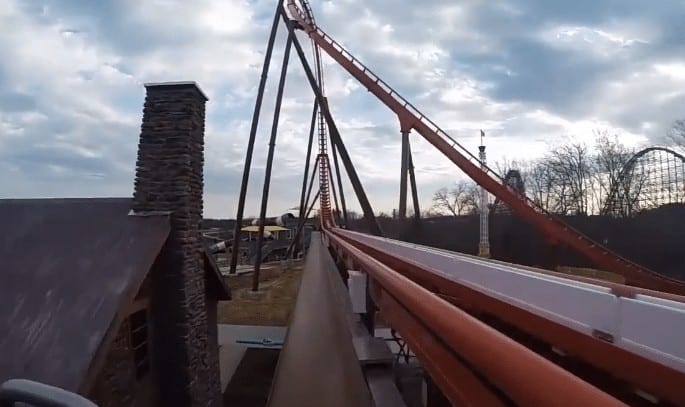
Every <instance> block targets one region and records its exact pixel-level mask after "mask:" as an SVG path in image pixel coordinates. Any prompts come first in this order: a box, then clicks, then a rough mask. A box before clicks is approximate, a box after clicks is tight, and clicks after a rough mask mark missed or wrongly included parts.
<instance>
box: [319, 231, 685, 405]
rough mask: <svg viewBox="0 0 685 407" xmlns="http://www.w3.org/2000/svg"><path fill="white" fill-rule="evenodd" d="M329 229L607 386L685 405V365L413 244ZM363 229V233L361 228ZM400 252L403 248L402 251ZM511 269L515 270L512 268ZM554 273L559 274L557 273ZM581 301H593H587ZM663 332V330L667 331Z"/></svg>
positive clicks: (629, 291)
mask: <svg viewBox="0 0 685 407" xmlns="http://www.w3.org/2000/svg"><path fill="white" fill-rule="evenodd" d="M328 234H329V235H331V236H335V237H336V238H337V239H339V240H342V241H344V242H345V243H347V244H348V245H351V246H353V247H354V248H356V249H357V250H359V251H360V252H362V253H364V254H365V255H366V256H368V257H370V258H373V259H376V260H377V261H379V262H380V263H382V264H384V265H386V266H387V267H389V268H390V269H392V270H395V271H396V272H398V273H400V274H402V275H403V276H405V277H406V278H408V279H410V280H411V281H413V282H416V283H417V284H419V285H420V286H421V287H423V288H424V289H426V290H428V291H430V292H432V293H434V294H437V295H439V296H440V297H441V298H443V299H445V300H446V301H448V302H450V303H452V304H454V305H456V306H458V307H460V308H463V309H465V310H468V311H469V312H470V313H472V314H476V315H482V314H487V315H490V316H493V317H495V318H497V319H498V320H499V321H503V322H505V323H506V324H507V325H509V326H513V327H515V328H516V329H517V330H518V331H521V332H523V333H525V334H526V335H529V336H530V337H532V338H534V339H535V340H537V341H540V342H542V343H545V344H547V345H549V347H548V349H552V347H553V348H554V349H558V350H562V351H563V353H564V354H565V355H568V358H569V359H578V360H581V361H582V362H584V363H587V364H588V365H590V366H593V367H595V368H597V369H599V370H601V371H602V372H605V375H604V376H605V377H607V378H615V380H614V381H613V382H612V381H606V383H609V384H608V385H607V386H609V387H613V388H614V389H617V392H620V393H622V394H629V393H633V392H634V391H635V390H640V391H644V392H646V393H648V394H651V395H653V396H656V397H657V398H658V399H659V400H666V401H669V402H671V403H674V404H675V405H685V386H683V385H682V384H683V383H685V373H684V372H683V371H679V370H677V369H676V368H674V367H671V366H667V365H664V364H662V363H659V362H658V361H655V360H651V359H649V358H647V357H644V356H642V355H639V354H636V353H634V352H631V351H629V350H626V349H623V348H620V347H618V346H616V345H615V344H613V343H611V342H609V341H607V339H609V338H608V337H606V336H602V335H601V333H600V334H599V335H595V336H592V335H587V334H585V333H582V332H579V331H577V330H575V329H572V328H571V327H569V326H566V325H563V324H561V323H559V322H556V321H553V320H551V319H549V318H545V317H543V316H541V315H539V314H536V313H534V312H531V311H530V310H527V309H525V308H521V307H519V306H516V305H513V304H512V303H510V302H507V301H504V300H502V299H501V298H497V297H495V296H493V295H492V293H487V292H483V291H481V290H478V289H476V288H474V287H473V286H471V285H468V284H464V283H460V282H459V281H455V279H451V278H447V277H446V276H445V275H444V273H443V272H438V271H437V270H436V269H433V268H432V267H430V266H426V265H425V264H422V263H420V262H418V261H416V260H414V259H413V257H414V256H412V251H410V250H409V246H412V245H410V244H405V243H403V242H397V243H396V244H397V245H398V246H399V247H400V248H398V250H396V251H395V252H394V253H391V252H389V251H387V250H384V249H383V248H382V247H379V246H376V245H374V244H372V243H371V242H372V241H374V240H383V241H391V239H379V238H375V237H374V238H370V237H363V238H362V237H360V238H355V235H358V234H357V233H354V232H350V231H345V230H340V229H332V230H331V231H329V232H328ZM359 235H360V236H362V235H361V234H359ZM403 246H406V247H403ZM426 250H427V251H428V255H431V253H432V254H436V253H435V252H440V251H439V250H432V249H426ZM343 251H344V253H345V254H347V250H345V248H344V247H343ZM398 253H403V255H399V254H398ZM452 254H454V253H452ZM479 261H482V259H479ZM493 266H497V265H493ZM507 267H509V268H511V267H512V266H511V265H508V266H507ZM521 270H526V268H521ZM512 272H514V271H513V270H512ZM550 277H553V278H559V279H560V277H558V276H550ZM574 281H577V280H571V279H569V282H574ZM590 283H592V281H588V280H587V279H584V280H583V281H578V283H577V284H590ZM595 283H596V282H595ZM608 285H609V287H605V288H609V289H611V290H612V291H614V293H615V295H625V296H633V297H635V296H638V297H639V296H646V295H650V294H656V295H658V294H660V293H653V292H650V291H648V290H641V289H636V288H632V287H626V286H622V287H620V285H618V284H608ZM655 298H657V301H674V300H680V301H683V298H682V297H680V298H677V297H675V296H672V295H665V296H662V297H655ZM674 303H675V304H681V305H682V302H677V301H674ZM579 306H580V307H590V306H591V305H589V304H583V305H579ZM597 311H599V310H597ZM662 334H664V335H665V334H666V333H662ZM619 387H620V388H619Z"/></svg>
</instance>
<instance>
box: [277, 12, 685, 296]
mask: <svg viewBox="0 0 685 407" xmlns="http://www.w3.org/2000/svg"><path fill="white" fill-rule="evenodd" d="M304 3H305V4H306V2H304ZM287 5H288V10H289V12H290V15H291V17H292V18H293V19H294V20H295V21H296V22H297V25H298V26H299V28H301V29H302V30H303V31H304V32H305V33H306V34H307V35H308V36H309V38H310V39H311V40H312V41H313V42H314V43H315V44H316V46H317V47H319V48H320V49H321V50H323V51H324V52H326V54H328V55H329V56H330V57H331V58H332V59H333V60H335V61H336V62H337V63H338V64H339V65H340V66H342V67H343V68H344V69H345V70H346V71H347V72H348V73H350V75H352V76H353V77H354V78H355V79H357V80H358V81H359V82H360V83H361V84H362V85H364V86H365V87H366V88H367V89H368V91H369V92H371V93H372V94H373V95H374V96H376V97H377V98H378V99H379V100H380V101H381V102H383V104H385V105H386V106H387V107H388V108H389V109H390V110H392V111H393V112H394V113H395V114H396V115H397V117H398V119H399V123H400V128H401V131H403V132H406V131H410V130H412V129H413V130H415V131H416V132H417V133H419V134H420V135H421V136H423V138H424V139H425V140H427V141H428V142H429V143H430V144H432V145H433V146H434V147H435V148H437V149H438V150H439V151H440V152H441V153H442V154H443V155H445V157H447V158H448V159H449V160H450V161H452V162H453V163H454V164H456V165H457V167H459V168H460V169H461V170H462V171H463V172H464V173H466V175H468V176H469V177H470V178H471V179H472V180H474V181H475V182H476V183H478V184H479V185H481V186H482V187H484V188H485V189H487V190H488V191H489V192H490V193H491V194H493V195H494V196H495V197H497V198H498V199H499V200H501V201H503V202H504V203H506V204H507V205H508V206H509V207H510V208H511V210H512V211H513V212H514V213H515V214H517V215H518V216H520V217H522V218H523V219H526V220H527V221H528V222H530V223H532V224H533V225H535V226H536V227H537V228H538V229H539V230H540V231H541V232H542V233H543V235H545V236H546V237H547V238H548V239H550V240H552V241H554V242H561V243H564V244H566V245H568V246H569V247H571V248H573V249H575V250H576V251H577V252H578V253H580V254H582V255H584V256H585V257H586V258H588V259H589V260H591V261H593V262H594V263H595V264H596V265H597V266H599V267H601V268H604V269H606V270H608V271H612V272H615V273H617V274H620V275H621V276H623V277H624V278H625V279H626V283H627V284H629V285H633V286H638V287H644V288H649V289H653V290H659V291H663V292H669V293H673V294H678V295H685V283H684V282H682V281H679V280H675V279H672V278H669V277H666V276H663V275H660V274H658V273H656V272H654V271H652V270H649V269H647V268H645V267H643V266H640V265H638V264H636V263H634V262H632V261H630V260H628V259H626V258H624V257H622V256H620V255H618V254H617V253H615V252H613V251H611V250H610V249H608V248H606V247H604V246H602V245H601V244H599V243H597V242H595V241H593V240H592V239H590V238H589V237H588V236H586V235H584V234H583V233H581V232H579V231H578V230H576V229H574V228H572V227H571V226H570V225H568V224H567V223H565V222H564V221H562V220H561V219H560V218H558V217H557V216H555V215H553V214H551V213H549V212H547V211H546V210H544V209H543V208H541V207H540V206H539V205H537V204H536V203H535V202H534V201H533V200H531V199H530V198H528V197H526V196H523V195H521V194H519V193H518V192H517V191H515V190H513V189H512V188H511V187H510V186H508V185H506V184H505V183H504V182H503V180H502V178H501V177H500V176H499V175H498V174H497V173H496V172H495V171H493V170H492V169H490V168H488V167H484V168H483V169H481V166H480V162H479V160H478V158H477V157H475V156H474V155H473V154H471V153H470V152H469V151H468V150H467V149H466V148H464V147H463V146H462V145H460V144H459V143H458V142H457V141H456V140H454V139H453V138H452V137H450V136H449V135H448V134H447V133H446V132H445V131H443V130H442V129H441V128H440V127H439V126H437V125H436V124H435V123H434V122H433V121H431V120H430V119H429V118H428V117H427V116H426V115H424V114H423V113H421V112H420V111H419V110H418V109H417V108H416V107H414V106H413V105H412V104H411V103H409V102H408V101H407V100H406V99H405V98H403V97H402V96H400V94H399V93H398V92H397V91H395V90H394V89H393V88H391V87H390V86H389V85H388V84H387V83H386V82H384V81H383V80H382V79H381V78H379V77H378V76H377V75H376V74H374V73H373V72H372V71H371V70H370V69H369V68H367V67H366V66H365V65H364V64H362V63H361V62H360V61H359V60H358V59H357V58H355V57H354V56H353V55H352V54H351V53H350V52H348V51H347V50H346V49H344V48H343V47H342V46H341V45H340V44H338V43H337V42H336V41H335V40H333V39H332V38H331V37H330V36H329V35H328V34H326V33H325V32H324V31H323V30H322V29H321V28H320V27H318V26H317V25H316V23H315V22H314V20H313V19H312V18H311V17H310V16H311V11H310V10H309V7H308V6H307V5H305V9H306V10H307V13H305V12H303V11H302V10H301V9H300V7H298V6H297V4H295V1H294V0H288V2H287ZM320 199H322V200H323V199H324V197H323V194H322V196H321V198H320ZM326 200H327V201H326V205H325V207H330V203H329V202H330V201H328V198H327V197H326ZM322 202H323V201H322ZM326 217H327V218H329V219H331V218H332V217H329V216H326ZM327 226H332V224H330V223H328V224H326V225H324V227H327Z"/></svg>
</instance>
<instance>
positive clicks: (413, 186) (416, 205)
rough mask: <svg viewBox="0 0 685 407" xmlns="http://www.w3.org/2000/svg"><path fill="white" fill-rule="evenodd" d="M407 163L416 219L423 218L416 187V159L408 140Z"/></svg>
mask: <svg viewBox="0 0 685 407" xmlns="http://www.w3.org/2000/svg"><path fill="white" fill-rule="evenodd" d="M407 163H408V165H409V183H410V184H411V197H412V201H413V202H414V219H416V220H419V219H421V208H420V207H419V191H418V190H417V188H416V177H415V176H414V160H413V159H412V156H411V145H410V144H409V141H408V140H407Z"/></svg>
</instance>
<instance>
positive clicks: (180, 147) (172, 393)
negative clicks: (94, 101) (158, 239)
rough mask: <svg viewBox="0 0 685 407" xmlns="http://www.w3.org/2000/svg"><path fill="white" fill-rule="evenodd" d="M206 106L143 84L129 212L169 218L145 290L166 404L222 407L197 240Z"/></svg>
mask: <svg viewBox="0 0 685 407" xmlns="http://www.w3.org/2000/svg"><path fill="white" fill-rule="evenodd" d="M205 102H206V98H205V97H204V95H203V94H202V93H201V92H200V91H199V89H198V88H197V87H196V86H195V85H194V84H183V85H161V86H148V87H147V97H146V99H145V106H144V110H143V123H142V126H141V135H140V144H139V148H138V161H137V168H136V182H135V192H134V207H133V210H134V211H136V212H139V213H141V212H156V211H169V212H171V233H170V236H169V239H168V241H167V244H166V245H165V247H164V249H163V252H162V253H161V254H160V259H161V261H158V262H157V264H156V265H155V267H154V270H153V273H154V274H153V290H152V292H153V298H152V318H153V324H154V327H155V331H156V334H155V336H154V337H155V338H156V339H155V344H154V345H155V346H154V349H155V355H154V358H155V360H156V362H155V365H156V366H157V369H158V372H159V373H158V374H159V389H160V394H159V397H160V399H159V400H160V405H165V406H167V405H168V406H176V405H178V406H181V405H183V406H193V407H195V406H198V407H199V406H202V407H205V406H218V405H220V403H221V390H220V381H219V365H218V348H217V347H216V346H212V344H213V342H215V338H211V339H210V334H213V332H212V331H215V330H213V329H212V328H210V326H211V325H214V324H216V317H215V316H214V318H211V316H213V313H211V314H212V315H208V300H207V298H206V295H207V288H206V284H205V278H204V268H203V257H202V253H203V250H204V249H203V246H202V241H201V234H200V226H201V222H202V210H203V202H202V191H203V164H204V116H205ZM213 304H214V306H216V301H213ZM212 319H213V321H212Z"/></svg>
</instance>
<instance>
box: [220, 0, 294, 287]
mask: <svg viewBox="0 0 685 407" xmlns="http://www.w3.org/2000/svg"><path fill="white" fill-rule="evenodd" d="M281 7H282V6H280V5H279V6H278V7H277V8H276V15H275V16H274V22H273V23H272V24H271V34H269V43H268V45H267V46H266V53H265V55H264V65H263V66H262V76H261V78H260V80H259V90H258V91H257V100H256V101H255V106H254V112H253V113H252V127H250V139H249V141H248V142H247V153H246V154H245V166H244V168H243V180H242V183H241V184H240V197H239V198H238V212H237V213H236V215H235V228H234V229H233V248H232V251H231V268H230V273H231V274H235V272H236V266H237V264H238V252H239V251H240V230H241V229H242V226H243V225H242V223H243V211H244V209H245V197H246V196H247V184H248V182H249V179H250V168H251V166H252V153H253V151H254V142H255V137H256V136H257V125H258V124H259V112H260V110H261V109H262V99H263V98H264V88H265V87H266V78H267V76H268V75H269V65H270V63H271V51H273V49H274V40H275V39H276V32H277V31H278V17H279V14H280V13H281Z"/></svg>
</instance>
